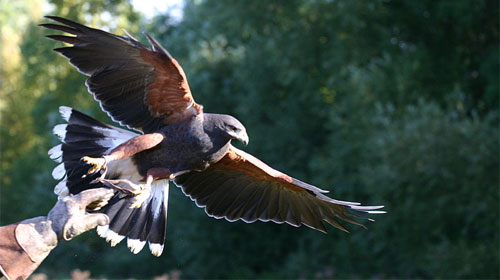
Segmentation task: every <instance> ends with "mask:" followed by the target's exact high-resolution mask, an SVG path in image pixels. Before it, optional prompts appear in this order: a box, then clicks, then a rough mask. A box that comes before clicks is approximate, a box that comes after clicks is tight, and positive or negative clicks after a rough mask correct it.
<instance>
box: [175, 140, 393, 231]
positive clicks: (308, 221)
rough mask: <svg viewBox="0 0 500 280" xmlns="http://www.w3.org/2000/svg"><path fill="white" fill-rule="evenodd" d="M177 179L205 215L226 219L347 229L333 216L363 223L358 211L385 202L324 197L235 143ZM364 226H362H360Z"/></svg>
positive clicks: (373, 210)
mask: <svg viewBox="0 0 500 280" xmlns="http://www.w3.org/2000/svg"><path fill="white" fill-rule="evenodd" d="M175 183H176V184H177V185H178V186H180V187H181V188H182V190H183V191H184V193H185V194H186V195H188V196H189V197H191V199H193V200H194V201H195V202H196V204H197V205H198V206H199V207H204V208H205V211H206V212H207V214H208V215H210V216H213V217H215V218H223V217H224V218H226V219H227V220H229V221H235V220H239V219H242V220H243V221H245V222H248V223H251V222H254V221H256V220H261V221H273V222H276V223H283V222H286V223H288V224H290V225H293V226H300V225H302V224H304V225H306V226H309V227H311V228H314V229H317V230H319V231H322V232H325V233H326V228H325V226H324V225H323V223H322V221H326V222H327V223H329V224H331V225H333V226H334V227H337V228H339V229H341V230H343V231H347V229H346V228H344V227H343V226H342V225H341V224H340V223H338V221H337V219H340V220H344V221H348V222H350V223H353V224H357V225H361V224H360V223H358V222H356V221H355V220H353V219H352V218H353V217H354V218H361V216H359V215H358V214H357V213H356V212H365V213H370V214H379V213H385V212H384V211H377V209H380V208H382V207H383V206H360V205H359V203H356V202H346V201H339V200H335V199H332V198H329V197H327V196H325V195H324V194H323V193H326V192H327V191H324V190H321V189H319V188H317V187H315V186H312V185H309V184H307V183H304V182H302V181H300V180H297V179H294V178H292V177H290V176H288V175H286V174H283V173H281V172H279V171H277V170H275V169H272V168H271V167H269V166H268V165H266V164H265V163H263V162H262V161H260V160H259V159H257V158H255V157H254V156H252V155H250V154H248V153H245V152H243V151H241V150H238V149H236V148H235V147H232V146H231V148H230V150H229V152H228V153H227V154H226V155H225V156H224V157H223V158H222V159H221V160H220V161H219V162H217V163H215V164H213V165H212V166H210V167H209V168H207V169H206V170H204V171H201V172H197V171H192V172H190V173H187V174H184V175H180V176H178V177H177V178H176V179H175ZM361 226H362V225H361Z"/></svg>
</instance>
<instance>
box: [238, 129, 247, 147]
mask: <svg viewBox="0 0 500 280" xmlns="http://www.w3.org/2000/svg"><path fill="white" fill-rule="evenodd" d="M236 139H238V140H240V141H241V142H242V143H243V144H244V145H245V146H246V145H248V141H249V139H248V135H247V132H246V131H242V132H240V133H239V134H238V135H237V137H236Z"/></svg>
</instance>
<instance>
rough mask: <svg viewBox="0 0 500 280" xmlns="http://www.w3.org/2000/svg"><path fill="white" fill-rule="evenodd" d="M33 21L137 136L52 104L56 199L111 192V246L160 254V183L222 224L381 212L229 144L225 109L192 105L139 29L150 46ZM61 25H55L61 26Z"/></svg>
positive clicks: (173, 70)
mask: <svg viewBox="0 0 500 280" xmlns="http://www.w3.org/2000/svg"><path fill="white" fill-rule="evenodd" d="M47 18H49V19H52V20H54V21H56V22H59V23H60V24H41V26H43V27H46V28H49V29H55V30H60V31H63V32H66V33H69V34H71V35H70V36H66V35H48V36H47V37H48V38H50V39H54V40H57V41H62V42H65V43H68V44H71V45H72V46H68V47H62V48H57V49H55V51H57V52H59V53H61V54H62V55H64V56H65V57H67V58H69V61H70V63H71V64H72V65H74V66H75V67H76V68H77V69H78V70H79V71H80V72H81V73H83V74H85V75H87V76H89V78H88V79H87V82H86V85H87V88H88V90H89V92H90V93H91V94H92V95H93V96H94V98H95V100H97V101H98V102H99V104H100V105H101V108H102V109H103V111H105V112H106V113H107V114H108V115H109V116H110V117H111V119H112V120H113V121H115V122H118V123H119V124H121V125H125V126H127V127H129V128H131V129H134V130H136V131H137V132H138V133H134V132H130V131H128V130H124V129H121V128H117V127H113V126H110V125H107V124H104V123H102V122H99V121H97V120H95V119H93V118H91V117H89V116H87V115H85V114H83V113H81V112H78V111H76V110H74V109H72V108H69V107H60V112H61V115H62V117H63V118H64V119H65V120H66V122H67V124H61V125H57V126H56V127H54V133H55V134H56V135H57V136H58V137H59V139H60V140H61V142H62V144H60V145H57V146H55V147H54V148H52V149H51V150H50V151H49V155H50V157H51V158H52V159H54V160H55V161H57V162H60V163H61V164H60V165H58V166H57V167H56V168H55V169H54V171H53V172H52V175H53V177H54V178H55V179H57V180H60V182H59V183H58V184H57V185H56V187H55V190H54V192H55V193H56V194H57V195H59V196H65V195H68V194H76V193H79V192H81V191H82V190H85V189H89V188H97V187H103V186H107V187H111V188H115V189H116V191H115V196H114V197H113V199H111V201H110V203H109V204H108V205H107V206H105V207H103V208H102V209H94V211H100V212H102V213H106V214H107V215H108V216H109V218H110V221H111V222H110V224H109V225H108V226H103V227H98V229H97V231H98V234H99V235H100V236H101V237H104V238H106V240H107V241H108V242H110V243H111V245H112V246H114V245H116V244H118V243H119V242H120V241H122V240H123V239H124V238H125V237H127V245H128V247H129V248H130V250H131V251H132V252H133V253H138V252H139V251H140V250H142V248H143V247H144V246H145V244H146V242H148V243H149V248H150V250H151V252H152V253H153V254H154V255H156V256H159V255H161V253H162V251H163V246H164V242H165V230H166V217H167V202H168V185H169V182H170V181H173V182H174V183H175V184H176V185H177V186H179V187H180V188H181V189H182V190H183V192H184V193H185V194H186V195H187V196H189V197H190V198H191V199H192V200H194V201H195V202H196V204H197V205H198V206H199V207H202V208H205V211H206V213H207V214H208V215H209V216H212V217H215V218H225V219H226V220H228V221H236V220H239V219H241V220H243V221H245V222H254V221H256V220H261V221H273V222H276V223H288V224H290V225H293V226H300V225H306V226H309V227H311V228H313V229H316V230H319V231H322V232H326V228H325V226H324V224H323V222H327V223H329V224H331V225H333V226H334V227H336V228H339V229H341V230H343V231H347V230H346V229H345V228H344V226H342V225H341V224H340V223H339V222H338V220H344V221H347V222H350V223H354V224H357V225H361V224H359V223H358V222H356V221H355V220H354V219H353V218H359V215H358V214H357V213H363V212H365V213H371V214H377V213H384V212H383V211H379V210H377V209H380V208H382V207H383V206H361V205H359V203H355V202H346V201H339V200H335V199H332V198H329V197H328V196H326V195H324V193H326V192H327V191H324V190H321V189H319V188H317V187H315V186H312V185H310V184H307V183H304V182H302V181H300V180H297V179H295V178H292V177H290V176H288V175H286V174H284V173H281V172H279V171H277V170H275V169H273V168H271V167H269V166H268V165H266V164H265V163H263V162H262V161H260V160H259V159H257V158H256V157H254V156H252V155H250V154H248V153H246V152H244V151H242V150H239V149H237V148H235V147H233V146H232V145H231V140H233V139H236V140H239V141H242V142H243V143H244V144H247V143H248V135H247V133H246V130H245V127H244V126H243V125H242V124H241V122H239V121H238V120H237V119H236V118H234V117H232V116H229V115H221V114H209V113H204V112H203V107H202V106H201V105H199V104H197V103H196V102H195V101H194V99H193V95H192V94H191V90H190V89H189V85H188V82H187V79H186V75H185V74H184V71H183V70H182V68H181V66H180V65H179V64H178V63H177V61H176V60H175V59H174V58H173V57H172V56H171V55H170V54H169V53H168V52H167V51H166V50H165V49H164V48H163V47H162V46H161V45H160V44H159V43H158V42H157V41H156V40H154V39H153V38H152V37H150V36H149V35H147V34H146V37H147V39H148V41H149V42H150V44H151V47H150V48H148V47H146V46H144V45H143V44H141V43H140V42H139V41H137V40H136V39H135V38H133V37H132V36H130V35H128V34H127V35H126V36H118V35H114V34H111V33H108V32H105V31H102V30H98V29H93V28H90V27H87V26H84V25H81V24H79V23H76V22H73V21H71V20H68V19H64V18H60V17H55V16H47ZM61 24H62V25H61Z"/></svg>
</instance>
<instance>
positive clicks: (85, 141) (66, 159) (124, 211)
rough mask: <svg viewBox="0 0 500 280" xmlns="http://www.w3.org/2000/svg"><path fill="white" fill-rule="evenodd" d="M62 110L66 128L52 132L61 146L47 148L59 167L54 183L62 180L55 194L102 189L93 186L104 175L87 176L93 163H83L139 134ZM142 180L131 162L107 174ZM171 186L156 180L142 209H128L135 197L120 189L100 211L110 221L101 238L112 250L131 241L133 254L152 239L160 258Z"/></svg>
mask: <svg viewBox="0 0 500 280" xmlns="http://www.w3.org/2000/svg"><path fill="white" fill-rule="evenodd" d="M59 111H60V113H61V116H62V117H63V118H64V119H65V120H66V122H67V124H59V125H56V126H55V127H54V134H55V135H57V136H58V138H59V139H60V141H61V142H62V144H59V145H57V146H55V147H53V148H52V149H50V150H49V156H50V158H51V159H53V160H54V161H56V162H59V163H60V164H59V165H58V166H56V168H54V170H53V171H52V176H53V177H54V179H56V180H60V182H59V183H58V184H57V185H56V187H55V188H54V193H55V194H56V195H58V196H59V197H61V196H67V195H69V194H77V193H79V192H81V191H83V190H86V189H91V188H99V187H104V185H102V184H101V183H97V184H90V182H91V181H93V180H94V179H96V178H97V177H99V176H100V174H99V173H96V174H87V171H88V169H89V165H87V164H85V163H84V162H82V161H81V160H80V159H81V158H82V157H84V156H90V157H101V156H103V155H105V154H106V153H107V152H109V151H110V150H111V149H113V148H114V147H116V146H118V145H120V144H121V143H123V142H125V141H127V140H128V139H130V138H133V137H135V136H138V134H136V133H133V132H130V131H128V130H124V129H121V128H117V127H113V126H110V125H107V124H104V123H102V122H100V121H98V120H95V119H93V118H91V117H89V116H87V115H85V114H83V113H81V112H78V111H76V110H74V109H72V108H69V107H65V106H61V107H60V108H59ZM141 177H142V176H140V175H139V173H138V171H137V168H136V166H135V164H134V163H133V162H132V160H131V159H130V158H128V159H123V160H120V161H116V162H113V165H112V166H108V171H107V175H106V178H108V179H109V178H112V179H119V178H124V179H129V180H131V181H134V180H135V183H138V184H141V182H139V181H138V180H139V178H141ZM168 186H169V185H168V180H161V181H156V182H154V183H153V184H152V193H151V195H150V196H149V198H148V199H147V200H146V201H145V202H144V203H143V204H142V206H141V207H140V208H130V205H131V203H132V199H133V197H132V196H130V195H126V194H124V193H122V192H119V191H116V192H115V196H114V197H113V198H112V199H111V200H110V202H109V203H108V205H106V206H105V207H103V208H102V209H99V210H98V212H102V213H105V214H107V215H108V216H109V218H110V221H111V222H110V224H109V225H108V226H102V227H98V228H97V232H98V234H99V236H101V237H103V238H106V241H108V242H110V244H111V246H115V245H116V244H118V243H119V242H120V241H121V240H123V239H124V238H125V237H128V239H127V245H128V247H129V248H130V250H131V251H132V252H133V253H134V254H137V253H138V252H140V251H141V250H142V248H143V247H144V245H145V243H146V241H148V242H149V248H150V250H151V252H152V253H153V254H154V255H155V256H160V255H161V253H162V251H163V246H164V242H165V229H166V228H165V227H166V217H167V201H168Z"/></svg>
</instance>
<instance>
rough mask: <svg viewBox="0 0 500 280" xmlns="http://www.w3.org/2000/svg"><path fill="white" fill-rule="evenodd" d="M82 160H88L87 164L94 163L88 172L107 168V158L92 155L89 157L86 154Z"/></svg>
mask: <svg viewBox="0 0 500 280" xmlns="http://www.w3.org/2000/svg"><path fill="white" fill-rule="evenodd" d="M82 160H83V161H84V162H86V163H87V164H90V165H92V167H91V168H90V169H89V171H88V172H87V174H92V173H95V172H97V171H99V170H105V169H106V159H105V158H103V157H101V158H92V157H87V156H84V157H83V158H82Z"/></svg>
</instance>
